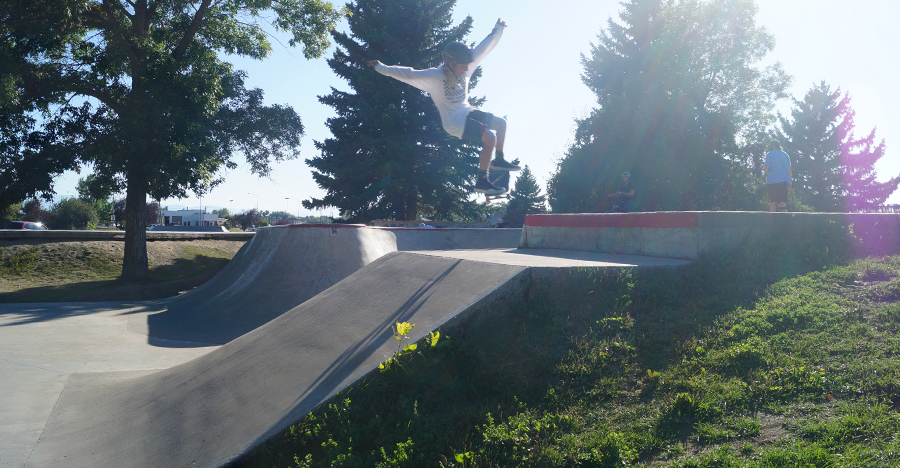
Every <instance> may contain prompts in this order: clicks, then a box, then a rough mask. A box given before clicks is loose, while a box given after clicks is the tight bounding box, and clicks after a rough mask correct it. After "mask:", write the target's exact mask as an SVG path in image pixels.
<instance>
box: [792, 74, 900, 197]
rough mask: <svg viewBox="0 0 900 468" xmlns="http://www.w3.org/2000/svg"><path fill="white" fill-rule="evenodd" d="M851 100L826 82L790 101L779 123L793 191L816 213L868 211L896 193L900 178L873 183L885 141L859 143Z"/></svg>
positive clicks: (872, 139) (870, 139) (862, 140)
mask: <svg viewBox="0 0 900 468" xmlns="http://www.w3.org/2000/svg"><path fill="white" fill-rule="evenodd" d="M855 114H856V113H855V112H854V111H853V109H852V108H851V107H850V95H849V94H848V93H844V95H843V97H842V96H841V90H840V88H838V89H836V90H834V91H832V90H831V87H830V86H829V85H828V84H827V83H825V82H824V81H823V82H821V83H820V84H818V85H815V86H813V87H812V88H811V89H810V90H809V91H807V92H806V95H805V96H804V97H803V100H802V101H800V100H796V99H795V100H794V106H793V108H792V109H791V120H788V119H785V118H783V117H782V118H780V122H781V133H780V138H782V140H783V145H784V149H785V151H787V153H788V155H789V156H790V158H791V166H792V167H791V169H792V172H793V178H794V181H793V184H792V185H793V187H794V190H795V191H796V192H797V195H798V197H799V198H800V200H801V201H802V202H803V203H804V204H807V205H810V206H811V207H812V208H813V209H814V210H815V211H824V212H830V211H867V210H872V209H874V208H878V207H880V206H882V205H883V204H884V201H885V200H887V198H888V197H889V196H890V195H891V194H892V193H893V192H894V191H895V190H897V186H898V184H900V176H898V177H895V178H893V179H890V180H888V181H886V182H877V181H876V180H875V179H876V175H877V174H876V172H875V163H876V162H877V161H878V160H879V159H881V157H882V156H884V149H885V144H884V140H882V141H881V143H879V144H877V145H876V144H875V130H874V129H873V130H872V131H871V132H870V133H869V134H868V136H866V137H864V138H860V139H857V138H856V137H855V136H854V134H853V131H854V127H855V125H854V123H853V117H854V116H855Z"/></svg>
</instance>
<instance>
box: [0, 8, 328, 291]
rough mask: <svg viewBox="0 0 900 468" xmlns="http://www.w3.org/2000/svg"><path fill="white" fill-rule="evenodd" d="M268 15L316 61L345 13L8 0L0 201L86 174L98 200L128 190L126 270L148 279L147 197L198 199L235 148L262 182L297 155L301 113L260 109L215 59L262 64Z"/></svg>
mask: <svg viewBox="0 0 900 468" xmlns="http://www.w3.org/2000/svg"><path fill="white" fill-rule="evenodd" d="M267 11H274V12H275V18H274V21H272V22H271V24H272V26H273V27H274V28H275V29H276V30H280V31H289V32H290V33H291V34H292V36H293V37H292V39H291V41H290V42H291V45H294V44H297V43H302V44H303V45H304V54H305V55H307V56H308V57H314V56H317V55H319V54H321V53H322V52H323V51H324V50H325V47H326V46H327V44H328V38H327V32H328V30H329V29H331V28H332V27H333V25H334V24H335V22H336V21H337V20H338V19H339V18H340V16H341V14H342V13H341V11H340V10H337V9H335V8H334V7H333V6H332V5H331V4H330V3H328V2H324V1H321V0H260V1H257V0H252V1H245V0H226V1H222V2H212V1H210V0H203V1H201V2H199V3H195V2H187V1H182V0H179V1H161V0H150V1H143V2H130V1H118V0H89V1H74V0H39V1H36V2H19V1H14V0H3V1H2V2H0V30H2V31H3V32H4V35H3V38H4V39H3V42H2V43H0V54H2V58H3V59H4V60H3V63H4V65H5V67H4V70H3V71H2V72H0V86H2V90H0V127H2V129H3V130H4V133H5V134H8V135H10V137H9V138H7V139H5V140H4V142H3V143H2V145H0V167H2V169H3V170H2V171H0V174H2V176H0V203H9V202H15V201H19V200H22V199H24V198H26V197H28V196H32V195H35V194H41V195H42V196H43V197H44V198H47V199H49V198H50V196H51V194H52V186H53V177H54V176H56V175H59V174H61V173H62V172H63V171H65V170H68V169H76V170H79V169H80V168H81V167H82V166H90V167H91V168H92V170H93V172H94V174H93V175H94V179H93V180H92V182H91V184H90V185H91V191H92V192H93V193H94V195H95V196H98V194H99V193H100V192H102V191H112V192H119V191H124V192H125V193H126V199H127V202H128V203H127V204H126V216H125V217H126V220H125V221H126V223H125V224H126V230H127V233H126V240H125V242H126V249H125V250H126V255H125V261H124V264H123V276H124V277H127V278H143V277H146V276H147V274H148V269H147V268H148V267H147V256H146V243H145V237H144V235H143V232H144V228H145V227H146V217H145V216H144V213H143V209H144V206H145V203H146V197H147V195H148V194H149V195H151V196H152V198H155V199H162V198H168V197H172V196H175V197H184V196H185V195H186V192H187V191H188V190H192V191H194V192H196V193H203V192H205V191H206V190H209V189H210V188H212V187H214V186H215V185H216V184H218V183H219V182H221V179H220V178H218V177H217V176H216V174H217V172H218V171H219V169H221V168H231V167H235V166H236V163H235V162H233V161H232V155H233V154H236V153H241V154H244V155H245V156H246V158H247V162H248V163H249V165H250V167H251V170H252V171H253V172H255V173H258V174H260V175H263V176H264V175H267V174H268V172H269V170H270V164H271V162H273V161H280V160H283V159H289V158H294V157H296V156H297V151H296V147H297V146H298V145H299V142H300V136H301V134H302V131H303V127H302V125H301V123H300V119H299V117H298V116H297V115H296V113H295V112H294V111H293V109H291V108H289V107H285V106H279V105H274V106H264V105H263V103H262V96H263V94H262V91H261V90H259V89H251V90H248V89H245V87H244V75H243V73H242V72H239V71H235V70H233V68H232V66H231V64H229V63H227V62H224V61H222V60H220V59H219V55H218V54H219V53H220V52H225V53H228V54H235V55H244V56H249V57H252V58H257V59H262V58H264V57H265V56H266V55H267V54H268V52H269V50H270V49H271V46H270V44H269V42H268V39H267V37H266V35H265V33H264V32H263V30H262V28H261V26H260V24H259V23H260V22H261V21H262V20H263V19H264V18H263V16H262V15H263V14H264V13H265V12H267ZM50 12H52V13H50ZM6 65H8V66H6ZM37 113H41V114H42V117H43V119H42V122H41V124H40V125H39V124H38V121H37V120H36V119H35V117H34V116H35V114H37Z"/></svg>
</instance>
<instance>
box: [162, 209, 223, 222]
mask: <svg viewBox="0 0 900 468" xmlns="http://www.w3.org/2000/svg"><path fill="white" fill-rule="evenodd" d="M162 219H163V224H164V225H166V226H221V223H220V220H222V218H219V215H218V214H212V213H201V212H200V210H177V211H169V210H162Z"/></svg>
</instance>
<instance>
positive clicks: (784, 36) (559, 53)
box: [57, 0, 900, 216]
mask: <svg viewBox="0 0 900 468" xmlns="http://www.w3.org/2000/svg"><path fill="white" fill-rule="evenodd" d="M336 3H342V2H336ZM756 3H757V6H758V7H759V13H758V14H757V18H756V20H757V24H759V25H762V26H764V27H766V28H767V29H768V30H769V31H770V32H771V33H772V34H774V36H775V38H776V40H777V45H776V47H775V50H774V51H773V52H772V53H770V54H769V56H768V58H767V60H766V63H770V62H774V61H779V62H781V63H782V64H783V65H784V67H785V69H786V71H787V72H788V73H789V74H791V75H792V76H793V77H794V84H793V87H792V89H791V93H792V94H793V95H794V96H795V97H797V98H802V96H803V94H804V93H805V92H806V91H807V90H808V89H809V88H810V87H812V85H813V84H815V83H818V82H820V81H822V80H824V81H826V82H828V83H829V84H830V85H831V86H832V89H834V88H836V87H840V88H841V90H842V91H848V92H849V93H850V95H851V97H852V99H853V100H852V107H853V108H854V110H855V111H856V133H857V135H858V136H862V135H865V134H868V132H869V131H871V130H872V129H873V128H875V127H877V132H876V137H877V139H879V140H880V139H884V140H885V141H886V143H887V154H886V155H885V157H884V158H882V160H881V161H880V162H879V164H878V165H877V166H876V168H877V170H878V173H879V178H880V179H881V180H884V179H887V178H889V177H890V176H893V175H897V174H900V158H898V156H900V115H898V109H900V84H898V83H900V80H898V78H900V53H898V52H897V48H896V44H897V43H898V39H900V34H898V32H897V26H896V25H895V24H894V23H895V21H896V18H898V17H900V2H896V1H894V0H858V1H855V2H846V1H840V0H757V2H756ZM619 9H620V4H619V2H618V1H615V0H560V1H557V2H546V1H545V0H542V1H538V0H516V1H508V0H492V1H489V2H488V1H484V0H459V1H458V2H457V4H456V9H455V10H454V18H455V19H456V20H457V22H458V21H459V20H461V19H462V18H464V17H465V16H466V15H471V16H472V17H473V19H474V27H473V31H472V34H471V35H470V37H469V39H470V40H472V41H478V40H481V39H482V38H483V37H484V36H485V35H486V34H487V33H488V32H490V29H491V27H492V26H493V24H494V22H496V21H497V18H503V19H504V20H506V22H507V24H508V28H507V29H506V31H505V33H504V35H503V39H502V41H501V42H500V44H499V45H498V46H497V48H496V49H494V51H493V52H492V53H491V55H489V56H488V58H487V59H486V60H485V61H484V62H483V63H482V67H483V68H484V77H483V78H482V79H481V80H480V82H479V85H478V87H477V88H476V89H475V90H474V91H473V94H475V95H478V96H487V98H488V100H487V103H486V104H485V105H484V109H485V110H487V111H489V112H492V113H494V114H497V115H507V116H508V120H509V131H508V136H507V144H506V153H507V155H508V157H509V158H519V159H521V161H522V163H523V164H527V165H528V166H529V167H530V168H531V169H532V171H533V172H534V174H535V176H536V177H537V178H538V181H539V182H540V183H541V185H542V186H545V184H546V181H547V179H548V178H549V176H550V174H551V173H552V172H553V170H554V168H555V167H556V160H558V159H559V157H560V156H561V155H562V154H563V153H564V151H565V149H566V148H567V146H568V145H569V143H570V141H571V137H572V133H573V130H574V119H575V118H576V117H579V116H583V115H585V114H586V113H587V112H588V111H589V109H591V108H592V107H593V105H594V95H593V94H592V93H591V92H590V91H589V90H588V89H587V88H586V87H585V86H584V85H583V84H582V83H581V78H580V74H581V64H580V55H581V54H582V53H585V54H586V53H588V52H589V50H590V44H591V43H592V42H593V41H595V40H596V37H597V34H598V33H599V32H600V31H601V30H602V29H604V28H605V27H606V24H607V19H609V18H610V17H612V18H614V19H616V20H618V12H619ZM398 21H402V19H399V18H398ZM891 44H894V45H893V46H892V45H891ZM330 55H331V53H330V52H329V53H328V54H327V56H330ZM302 57H303V55H302V53H301V51H299V50H296V49H286V48H284V47H282V46H279V45H277V44H276V45H275V50H274V52H273V54H272V56H271V57H270V58H269V59H267V60H265V61H262V62H258V61H250V60H244V59H236V60H234V63H235V65H236V67H237V68H239V69H243V70H246V71H247V72H248V74H249V77H248V80H247V86H248V87H260V88H262V89H263V90H264V91H265V98H266V102H267V103H269V104H273V103H278V104H284V105H290V106H292V107H293V108H294V109H295V110H296V111H297V113H298V114H300V116H301V118H302V119H303V123H304V126H305V127H306V136H305V137H304V138H303V144H302V147H301V156H300V158H299V159H297V160H294V161H290V162H286V163H280V164H278V165H276V166H275V168H274V171H273V174H272V178H271V179H259V178H257V177H256V176H253V175H252V174H250V172H249V168H248V166H247V165H245V164H241V165H240V166H239V167H238V168H237V169H236V170H234V171H229V172H228V173H227V174H226V177H227V182H226V183H224V184H223V185H221V186H219V187H217V188H216V189H215V190H213V191H212V192H211V193H209V194H207V195H205V196H204V197H203V199H202V204H203V206H204V207H207V206H208V207H209V209H215V208H218V207H225V208H229V209H230V210H231V211H232V212H239V211H243V210H245V209H250V208H253V207H256V206H257V204H258V206H259V207H260V209H264V210H285V209H287V210H289V211H290V212H291V213H299V214H302V215H304V216H305V215H309V214H315V215H318V214H322V215H337V214H338V213H337V211H336V210H335V211H330V210H324V211H322V212H309V211H307V210H305V209H302V208H301V207H300V204H299V201H300V200H302V199H308V198H310V197H314V196H315V197H320V196H322V192H321V191H320V190H319V188H318V186H316V185H315V183H314V182H313V180H312V176H311V171H310V169H309V167H307V166H306V164H305V163H304V161H303V160H304V159H306V158H311V157H314V156H316V155H317V152H316V150H315V147H314V146H313V140H319V141H321V140H324V139H326V138H328V137H330V133H329V132H328V130H327V128H326V127H325V119H327V118H328V117H330V116H332V115H333V114H332V112H331V109H330V108H329V107H327V106H324V105H322V104H320V103H319V102H318V99H317V96H320V95H324V94H328V93H329V92H330V88H331V87H336V88H341V89H345V88H346V86H345V84H344V83H343V82H342V81H341V80H339V79H338V78H337V77H336V76H335V75H334V74H333V73H332V72H331V69H330V68H328V66H327V64H326V63H325V59H324V58H323V59H319V60H314V61H308V60H304V59H303V58H302ZM372 58H373V59H374V58H378V57H372ZM385 79H387V78H385ZM789 108H790V104H789V103H788V102H784V103H782V105H781V108H780V110H781V111H782V113H784V114H787V113H788V110H789ZM236 160H237V161H239V162H242V159H241V158H240V157H237V159H236ZM77 180H78V176H76V175H74V174H66V175H65V176H63V177H62V178H60V179H59V181H58V184H57V194H58V195H60V196H69V195H72V194H75V184H76V182H77ZM286 198H287V199H286ZM888 202H889V203H900V193H895V194H894V196H892V197H891V199H890V200H888ZM162 203H163V205H164V206H165V205H168V206H169V207H170V208H173V209H174V208H177V207H185V206H186V207H189V208H197V207H199V206H200V204H201V200H200V199H198V198H197V197H192V198H186V199H180V200H177V199H169V200H163V202H162Z"/></svg>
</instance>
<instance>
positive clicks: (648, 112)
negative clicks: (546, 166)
mask: <svg viewBox="0 0 900 468" xmlns="http://www.w3.org/2000/svg"><path fill="white" fill-rule="evenodd" d="M755 13H756V7H755V5H754V4H753V2H752V0H711V1H699V0H677V1H662V0H632V1H629V2H625V3H623V5H622V10H621V13H620V19H621V23H617V22H615V21H613V20H612V19H610V21H609V23H608V25H607V28H606V29H605V30H603V31H602V32H601V33H600V35H599V37H598V42H597V43H596V44H594V45H593V46H592V48H591V53H590V54H589V55H588V56H582V64H583V66H584V72H583V74H582V79H583V81H584V83H585V84H586V85H587V86H588V87H589V88H590V89H591V90H592V91H593V92H594V93H595V94H596V95H597V103H598V107H597V108H596V109H594V110H593V111H592V112H591V114H590V115H589V116H588V117H586V118H584V119H580V120H578V122H577V129H576V133H575V142H574V143H573V144H572V145H571V146H570V147H569V149H568V150H567V152H566V154H565V156H564V157H563V158H562V160H561V161H560V162H559V165H558V167H557V171H556V173H555V174H554V175H553V177H552V178H551V180H550V183H549V187H548V194H549V200H550V205H551V207H552V208H553V211H554V212H579V211H580V212H589V211H593V209H594V207H596V206H597V205H598V204H599V203H600V202H601V197H603V196H604V195H605V194H607V193H611V192H614V191H615V186H616V185H617V184H618V180H617V178H616V177H615V176H614V175H617V174H621V173H622V172H624V171H628V172H630V173H631V174H632V178H633V179H632V180H633V181H634V182H636V184H637V186H636V197H637V199H636V202H637V203H638V204H639V206H641V207H642V209H644V210H646V211H655V210H695V209H721V208H726V209H735V208H744V209H755V208H756V207H757V205H758V204H759V200H758V198H759V196H758V195H757V193H756V190H755V186H756V185H758V182H755V180H756V177H754V175H753V174H754V171H755V170H756V169H759V168H758V167H757V168H754V167H753V164H754V162H753V160H752V158H749V157H748V156H749V151H748V150H747V149H746V148H745V147H744V146H743V145H747V144H748V142H751V141H752V140H753V138H755V135H757V134H758V133H759V132H760V131H761V129H764V128H765V126H766V125H767V124H768V123H770V122H771V121H772V116H771V114H772V108H773V105H774V102H775V100H776V99H779V98H782V97H786V95H785V94H784V90H785V89H786V87H787V85H788V83H789V78H788V77H787V75H785V73H784V72H783V71H782V70H781V67H780V64H775V65H773V66H770V67H768V68H766V69H759V68H758V67H756V66H755V65H754V64H755V63H757V62H759V61H760V60H761V59H762V58H763V57H764V56H765V55H766V54H767V53H768V52H769V51H770V50H771V49H772V48H773V47H774V39H773V38H772V36H771V35H770V34H769V33H767V32H766V31H765V30H764V29H763V28H761V27H759V26H756V25H755V23H754V15H755Z"/></svg>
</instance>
